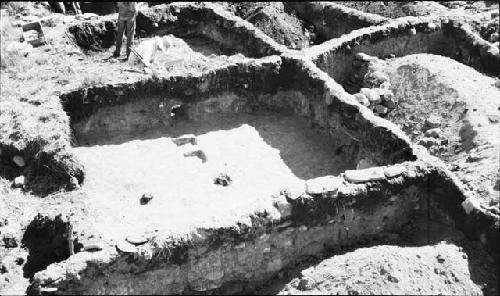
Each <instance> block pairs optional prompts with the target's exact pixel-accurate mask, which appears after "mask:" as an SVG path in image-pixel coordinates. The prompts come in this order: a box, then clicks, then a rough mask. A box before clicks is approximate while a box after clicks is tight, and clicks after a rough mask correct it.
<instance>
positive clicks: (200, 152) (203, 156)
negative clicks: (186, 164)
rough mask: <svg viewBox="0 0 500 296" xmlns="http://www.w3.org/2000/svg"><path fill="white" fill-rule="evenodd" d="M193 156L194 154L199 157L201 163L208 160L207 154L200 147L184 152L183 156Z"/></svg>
mask: <svg viewBox="0 0 500 296" xmlns="http://www.w3.org/2000/svg"><path fill="white" fill-rule="evenodd" d="M193 156H196V157H198V158H199V159H201V162H203V163H205V162H207V160H208V158H207V155H206V154H205V152H204V151H203V150H201V149H196V150H192V151H187V152H185V153H184V157H193Z"/></svg>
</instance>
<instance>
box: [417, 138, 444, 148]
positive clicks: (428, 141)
mask: <svg viewBox="0 0 500 296" xmlns="http://www.w3.org/2000/svg"><path fill="white" fill-rule="evenodd" d="M417 144H418V145H422V146H424V147H426V148H430V147H434V146H439V144H440V141H438V140H437V139H435V138H422V139H420V140H419V141H418V143H417Z"/></svg>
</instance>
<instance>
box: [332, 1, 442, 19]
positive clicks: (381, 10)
mask: <svg viewBox="0 0 500 296" xmlns="http://www.w3.org/2000/svg"><path fill="white" fill-rule="evenodd" d="M337 3H338V4H342V5H344V6H347V7H351V8H355V9H358V10H361V11H364V12H369V13H374V14H379V15H382V16H385V17H389V18H398V17H403V16H424V15H430V14H440V13H445V12H446V11H447V8H446V7H444V6H443V5H440V4H438V3H436V2H432V1H408V2H407V1H401V2H399V1H338V2H337Z"/></svg>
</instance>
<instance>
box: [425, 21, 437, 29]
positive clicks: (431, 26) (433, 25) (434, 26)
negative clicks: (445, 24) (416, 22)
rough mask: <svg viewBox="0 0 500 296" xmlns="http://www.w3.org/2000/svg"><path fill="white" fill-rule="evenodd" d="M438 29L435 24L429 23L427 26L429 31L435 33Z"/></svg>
mask: <svg viewBox="0 0 500 296" xmlns="http://www.w3.org/2000/svg"><path fill="white" fill-rule="evenodd" d="M436 29H437V25H436V24H435V23H428V24H427V30H428V31H435V30H436Z"/></svg>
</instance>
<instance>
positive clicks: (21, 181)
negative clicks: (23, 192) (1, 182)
mask: <svg viewBox="0 0 500 296" xmlns="http://www.w3.org/2000/svg"><path fill="white" fill-rule="evenodd" d="M24 182H25V178H24V176H19V177H16V178H15V179H14V187H16V188H21V187H23V186H24Z"/></svg>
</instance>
